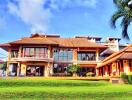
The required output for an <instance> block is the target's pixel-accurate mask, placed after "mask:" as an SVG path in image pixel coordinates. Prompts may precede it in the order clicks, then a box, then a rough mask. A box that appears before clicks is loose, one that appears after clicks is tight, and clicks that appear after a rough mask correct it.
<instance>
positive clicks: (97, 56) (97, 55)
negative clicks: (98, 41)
mask: <svg viewBox="0 0 132 100" xmlns="http://www.w3.org/2000/svg"><path fill="white" fill-rule="evenodd" d="M96 61H99V49H97V50H96Z"/></svg>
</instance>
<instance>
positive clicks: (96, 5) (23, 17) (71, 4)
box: [0, 0, 132, 43]
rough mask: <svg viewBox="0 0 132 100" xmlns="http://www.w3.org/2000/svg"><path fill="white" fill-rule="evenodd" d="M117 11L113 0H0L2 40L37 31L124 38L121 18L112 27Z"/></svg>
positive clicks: (66, 35) (3, 41) (0, 38)
mask: <svg viewBox="0 0 132 100" xmlns="http://www.w3.org/2000/svg"><path fill="white" fill-rule="evenodd" d="M114 11H116V8H115V6H114V4H113V0H0V43H5V42H9V41H13V40H16V39H19V38H22V37H25V36H30V34H31V33H34V32H41V33H46V34H60V35H61V36H62V37H73V36H75V35H87V36H100V37H103V38H104V39H105V38H106V37H121V27H120V25H119V23H120V20H119V21H118V22H117V29H115V30H114V29H112V28H111V27H110V17H111V16H112V14H113V13H114ZM130 28H131V26H130ZM130 28H129V36H130V39H131V41H130V43H132V34H130V33H131V32H132V30H130ZM127 42H128V41H125V40H122V43H127Z"/></svg>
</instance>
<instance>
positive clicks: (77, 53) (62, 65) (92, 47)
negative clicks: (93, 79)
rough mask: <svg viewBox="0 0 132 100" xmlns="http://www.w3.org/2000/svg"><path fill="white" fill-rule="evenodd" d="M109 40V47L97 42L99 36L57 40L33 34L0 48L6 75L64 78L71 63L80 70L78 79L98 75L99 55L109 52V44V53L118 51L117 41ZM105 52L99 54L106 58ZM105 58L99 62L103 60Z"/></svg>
mask: <svg viewBox="0 0 132 100" xmlns="http://www.w3.org/2000/svg"><path fill="white" fill-rule="evenodd" d="M109 39H110V41H109V42H108V43H109V44H108V43H105V44H104V43H100V40H101V38H100V37H80V36H76V37H74V38H61V37H60V36H59V35H42V34H38V33H36V34H32V35H31V36H30V37H25V38H22V39H19V40H16V41H13V42H9V43H5V44H0V47H1V48H2V49H4V50H6V51H7V52H8V59H7V75H8V76H45V77H47V76H60V75H63V76H65V75H67V67H68V66H69V65H71V64H76V65H79V66H80V67H81V69H80V71H79V76H86V74H87V73H88V72H92V73H94V76H96V75H101V74H100V73H102V72H101V71H100V68H101V67H102V66H101V67H100V66H99V65H100V64H101V63H102V62H101V61H102V56H101V53H102V52H103V51H105V50H106V51H107V49H109V50H111V49H110V47H109V46H110V42H112V43H113V45H114V46H113V47H115V48H114V49H113V50H115V52H118V51H119V48H118V47H117V45H118V43H117V41H119V40H118V39H115V38H114V39H113V38H109ZM112 39H113V40H112ZM108 45H109V46H108ZM105 53H106V52H105ZM105 53H102V54H103V55H106V54H107V53H106V54H105ZM112 53H114V52H111V54H112ZM111 54H110V55H111ZM106 57H107V56H105V58H103V59H107V58H106ZM98 66H99V67H98Z"/></svg>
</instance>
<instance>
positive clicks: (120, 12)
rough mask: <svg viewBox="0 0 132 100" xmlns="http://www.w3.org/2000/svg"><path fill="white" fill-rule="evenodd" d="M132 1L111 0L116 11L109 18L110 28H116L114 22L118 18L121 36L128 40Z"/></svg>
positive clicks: (131, 20)
mask: <svg viewBox="0 0 132 100" xmlns="http://www.w3.org/2000/svg"><path fill="white" fill-rule="evenodd" d="M131 1H132V0H113V2H114V4H115V5H116V7H117V11H116V12H115V13H114V14H113V15H112V17H111V26H112V28H116V21H117V20H118V19H119V18H122V19H121V27H122V36H123V38H126V39H128V40H129V36H128V31H127V30H128V26H129V25H130V23H131V22H132V7H131Z"/></svg>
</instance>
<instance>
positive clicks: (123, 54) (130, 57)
mask: <svg viewBox="0 0 132 100" xmlns="http://www.w3.org/2000/svg"><path fill="white" fill-rule="evenodd" d="M97 72H98V73H97V74H98V76H105V77H107V76H120V75H121V73H122V72H124V73H126V74H127V75H129V74H132V44H130V45H128V46H127V47H125V48H124V49H122V50H120V51H119V52H116V53H114V54H112V55H110V56H109V57H107V58H105V59H104V60H103V61H102V62H101V63H100V64H98V66H97Z"/></svg>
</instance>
